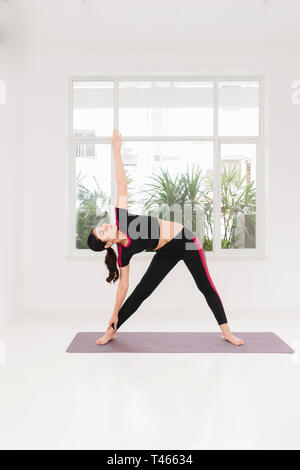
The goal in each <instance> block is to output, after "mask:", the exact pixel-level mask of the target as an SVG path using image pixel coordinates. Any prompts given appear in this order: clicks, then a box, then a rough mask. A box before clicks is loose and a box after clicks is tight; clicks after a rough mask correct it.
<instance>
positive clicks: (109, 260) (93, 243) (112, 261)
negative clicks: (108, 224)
mask: <svg viewBox="0 0 300 470" xmlns="http://www.w3.org/2000/svg"><path fill="white" fill-rule="evenodd" d="M93 230H94V229H92V230H91V231H90V233H89V236H88V239H87V244H88V246H89V248H90V249H91V250H93V251H103V250H107V253H106V256H105V260H104V262H105V264H106V266H107V269H108V271H109V275H108V277H107V278H106V281H107V282H109V283H111V281H113V282H116V281H117V280H118V279H119V270H118V267H117V255H116V253H115V250H114V249H113V248H112V247H111V246H110V247H109V248H105V245H106V242H103V241H102V240H100V239H99V238H97V237H96V236H95V234H94V232H93Z"/></svg>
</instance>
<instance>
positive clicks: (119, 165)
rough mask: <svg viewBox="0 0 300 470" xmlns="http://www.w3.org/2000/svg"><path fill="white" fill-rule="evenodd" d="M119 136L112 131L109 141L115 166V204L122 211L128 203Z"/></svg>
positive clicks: (115, 130) (116, 131) (115, 131)
mask: <svg viewBox="0 0 300 470" xmlns="http://www.w3.org/2000/svg"><path fill="white" fill-rule="evenodd" d="M121 137H122V136H121V134H120V133H119V131H118V129H114V132H113V136H112V139H111V146H112V149H113V153H114V158H115V166H116V182H117V189H118V195H117V202H116V207H120V208H122V209H127V207H128V206H127V202H128V195H127V178H126V173H125V170H124V165H123V162H122V157H121V145H122V141H121Z"/></svg>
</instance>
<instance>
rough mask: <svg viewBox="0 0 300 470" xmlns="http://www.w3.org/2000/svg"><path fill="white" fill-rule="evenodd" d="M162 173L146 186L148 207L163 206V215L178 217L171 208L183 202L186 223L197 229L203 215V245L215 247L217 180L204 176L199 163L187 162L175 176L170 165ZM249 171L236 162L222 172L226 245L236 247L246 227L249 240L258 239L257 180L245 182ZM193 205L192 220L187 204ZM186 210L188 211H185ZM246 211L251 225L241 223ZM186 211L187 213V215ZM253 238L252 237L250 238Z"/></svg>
mask: <svg viewBox="0 0 300 470" xmlns="http://www.w3.org/2000/svg"><path fill="white" fill-rule="evenodd" d="M159 171H160V173H159V174H155V175H152V176H150V177H149V179H150V180H152V182H150V183H147V184H146V185H145V188H144V191H143V192H144V207H145V209H146V211H148V212H150V211H153V212H155V210H157V208H159V215H158V216H159V217H160V218H164V219H166V220H171V221H173V220H174V212H172V211H169V209H168V208H170V207H172V206H173V205H179V207H180V208H181V214H182V221H181V222H182V223H184V224H185V225H187V226H189V227H191V229H192V230H193V231H194V232H196V233H197V230H196V229H197V227H196V219H197V218H198V217H199V219H200V220H201V222H202V224H203V228H204V233H205V235H204V238H203V243H202V244H203V247H204V249H205V250H206V251H211V250H212V233H213V198H212V194H213V180H212V178H210V177H207V176H202V174H201V173H202V170H201V169H200V168H199V166H195V165H193V166H192V168H189V167H188V166H187V168H186V170H185V171H184V172H183V173H181V174H180V173H177V174H176V175H175V176H174V177H173V178H172V177H171V176H170V174H169V171H168V170H167V169H162V168H160V169H159ZM246 177H247V175H245V176H244V177H241V172H240V171H238V170H237V168H236V165H234V167H233V169H231V168H230V171H229V172H227V171H226V169H224V172H223V174H222V184H221V194H222V196H221V198H222V217H223V222H224V228H225V233H224V237H223V239H222V248H234V247H236V246H237V245H238V243H239V238H240V237H241V234H242V233H243V231H244V232H245V233H246V235H247V236H248V242H249V243H251V242H252V244H253V241H254V243H255V235H253V234H255V220H256V218H255V209H256V206H255V203H256V201H255V198H256V190H255V188H254V187H253V185H254V181H252V182H251V183H248V184H245V179H246ZM187 205H190V207H191V211H189V212H190V213H191V220H189V219H188V217H187V213H186V211H185V209H184V208H185V207H186V206H187ZM184 211H185V212H184ZM241 214H244V215H245V217H246V218H247V225H248V227H247V225H246V224H243V225H242V226H241V225H240V226H239V227H238V224H237V216H238V215H241ZM184 215H185V217H184ZM249 240H250V241H249Z"/></svg>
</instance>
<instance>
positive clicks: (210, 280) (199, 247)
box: [193, 237, 223, 305]
mask: <svg viewBox="0 0 300 470" xmlns="http://www.w3.org/2000/svg"><path fill="white" fill-rule="evenodd" d="M193 241H194V242H195V245H196V247H197V249H198V253H199V255H200V258H201V261H202V264H203V266H204V269H205V272H206V276H207V277H208V280H209V282H210V285H211V286H212V288H213V289H214V291H215V292H216V293H217V294H218V291H217V289H216V288H215V286H214V283H213V282H212V278H211V277H210V274H209V272H208V268H207V265H206V262H205V258H204V254H203V251H202V248H201V245H200V243H199V241H198V240H197V237H194V238H193ZM218 296H219V294H218ZM219 298H220V296H219ZM220 301H221V304H222V305H223V303H222V300H221V298H220Z"/></svg>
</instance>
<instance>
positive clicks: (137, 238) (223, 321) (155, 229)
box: [88, 129, 244, 346]
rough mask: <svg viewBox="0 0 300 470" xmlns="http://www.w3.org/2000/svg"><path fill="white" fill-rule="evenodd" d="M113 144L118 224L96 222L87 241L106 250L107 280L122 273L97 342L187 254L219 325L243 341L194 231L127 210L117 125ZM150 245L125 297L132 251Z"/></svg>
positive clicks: (112, 334) (238, 341) (238, 342)
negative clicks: (150, 253)
mask: <svg viewBox="0 0 300 470" xmlns="http://www.w3.org/2000/svg"><path fill="white" fill-rule="evenodd" d="M111 144H112V148H113V153H114V158H115V166H116V180H117V186H118V198H117V203H116V206H115V218H116V224H115V225H111V224H101V225H97V226H96V227H95V228H93V229H92V230H91V232H90V234H89V237H88V246H89V247H90V248H91V249H92V250H94V251H102V250H104V249H106V250H107V253H106V257H105V263H106V265H107V267H108V270H109V276H108V277H107V279H106V280H107V281H108V282H111V281H113V282H115V281H116V280H117V279H119V278H120V280H119V285H118V289H117V294H116V301H115V306H114V311H113V315H112V317H111V318H110V320H109V324H108V327H107V330H106V333H105V334H104V335H103V336H102V337H101V338H99V339H98V340H97V341H96V343H97V344H99V345H103V344H106V343H107V342H108V341H110V340H112V339H115V338H116V331H117V329H118V328H120V326H121V325H122V324H123V323H124V322H125V321H126V320H127V319H128V318H129V317H130V316H131V315H132V314H133V313H134V312H135V311H136V310H137V309H138V308H139V306H140V305H141V303H142V302H143V301H144V300H145V299H146V298H147V297H149V296H150V294H151V293H152V292H153V291H154V289H155V288H156V287H157V286H158V285H159V283H160V282H161V281H162V280H163V279H164V277H165V276H166V275H167V274H168V272H170V271H171V269H172V268H173V267H174V266H175V265H176V264H177V263H178V261H179V260H183V261H184V263H185V264H186V266H187V268H188V269H189V271H190V272H191V274H192V276H193V278H194V280H195V282H196V285H197V287H198V289H199V290H200V291H201V292H202V294H203V295H204V296H205V299H206V301H207V303H208V305H209V307H210V309H211V310H212V312H213V314H214V316H215V318H216V320H217V323H218V325H219V326H220V329H221V331H222V338H223V339H224V340H226V341H229V342H230V343H232V344H234V345H236V346H240V345H242V344H244V340H242V339H240V338H237V337H236V336H234V335H233V334H232V333H231V331H230V329H229V327H228V323H227V318H226V315H225V311H224V308H223V305H222V302H221V299H220V297H219V295H218V292H217V290H216V288H215V286H214V284H213V282H212V279H211V277H210V275H209V272H208V269H207V265H206V259H205V255H204V251H203V250H202V247H201V244H200V242H199V240H198V239H197V238H196V236H195V235H194V234H193V232H191V230H189V229H188V228H187V227H185V226H183V225H182V224H179V223H176V222H169V221H167V220H163V219H159V218H157V217H151V216H146V215H135V214H131V213H129V212H128V210H127V179H126V174H125V171H124V167H123V162H122V158H121V134H119V132H118V130H117V129H115V130H114V133H113V137H112V139H111ZM113 243H116V244H117V247H118V259H117V256H116V253H115V251H114V250H113V248H112V247H111V246H112V244H113ZM146 249H152V250H154V251H156V253H155V255H154V256H153V258H152V261H151V263H150V265H149V267H148V269H147V271H146V272H145V274H144V275H143V277H142V279H141V281H140V282H139V283H138V285H137V286H136V287H135V289H134V290H133V292H132V293H131V295H130V296H129V297H128V298H127V299H126V301H125V302H124V303H123V301H124V299H125V297H126V294H127V290H128V284H129V261H130V259H131V257H132V256H133V255H134V254H136V253H140V252H141V251H144V250H146ZM117 262H118V265H119V269H120V275H119V270H118V267H117Z"/></svg>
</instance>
